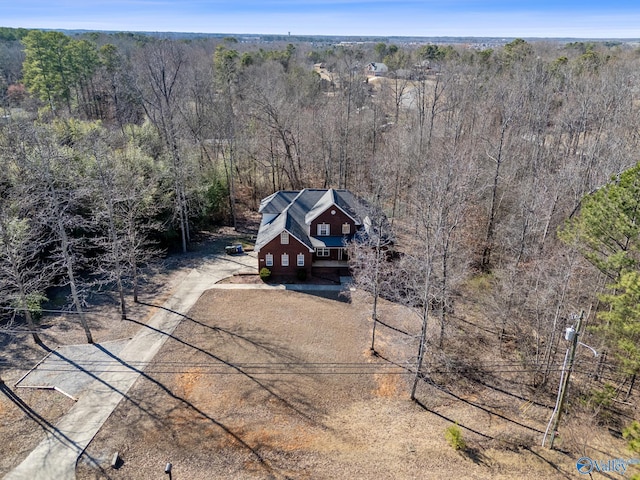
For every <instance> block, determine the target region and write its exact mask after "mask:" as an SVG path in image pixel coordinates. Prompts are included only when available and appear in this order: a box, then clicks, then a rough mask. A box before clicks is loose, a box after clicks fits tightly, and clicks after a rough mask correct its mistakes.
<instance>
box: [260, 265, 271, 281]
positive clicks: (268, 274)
mask: <svg viewBox="0 0 640 480" xmlns="http://www.w3.org/2000/svg"><path fill="white" fill-rule="evenodd" d="M269 277H271V270H269V269H268V268H267V267H263V268H261V269H260V278H261V279H262V280H269Z"/></svg>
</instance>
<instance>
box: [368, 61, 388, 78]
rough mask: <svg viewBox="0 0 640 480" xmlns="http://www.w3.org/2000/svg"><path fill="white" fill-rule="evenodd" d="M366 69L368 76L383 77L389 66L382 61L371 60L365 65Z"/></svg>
mask: <svg viewBox="0 0 640 480" xmlns="http://www.w3.org/2000/svg"><path fill="white" fill-rule="evenodd" d="M366 71H367V75H368V76H370V77H384V76H385V75H387V74H388V73H389V67H387V66H386V65H385V64H384V63H376V62H372V63H370V64H368V65H367V68H366Z"/></svg>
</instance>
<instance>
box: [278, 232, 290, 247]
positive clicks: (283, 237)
mask: <svg viewBox="0 0 640 480" xmlns="http://www.w3.org/2000/svg"><path fill="white" fill-rule="evenodd" d="M280 244H281V245H289V232H282V233H281V234H280Z"/></svg>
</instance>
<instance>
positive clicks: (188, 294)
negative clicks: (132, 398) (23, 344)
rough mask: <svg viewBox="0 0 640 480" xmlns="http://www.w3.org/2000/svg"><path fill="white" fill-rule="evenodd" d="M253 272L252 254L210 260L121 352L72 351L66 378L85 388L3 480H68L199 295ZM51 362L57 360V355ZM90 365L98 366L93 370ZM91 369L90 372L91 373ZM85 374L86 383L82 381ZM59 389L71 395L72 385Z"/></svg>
mask: <svg viewBox="0 0 640 480" xmlns="http://www.w3.org/2000/svg"><path fill="white" fill-rule="evenodd" d="M257 268H258V262H257V259H256V256H255V255H254V254H244V255H234V256H227V255H218V256H212V257H211V258H210V259H207V260H205V261H204V262H203V263H202V264H201V265H200V266H198V267H197V268H195V269H193V270H192V271H191V272H190V273H189V275H187V277H186V278H185V279H184V280H183V281H182V282H181V283H180V285H178V286H177V287H176V288H175V290H174V292H173V294H172V296H171V297H170V298H169V300H167V301H166V302H165V303H164V304H163V305H161V306H157V307H158V308H157V311H156V313H155V314H154V315H153V316H152V317H151V319H150V320H149V322H148V323H147V324H146V326H144V328H140V330H139V331H138V333H137V334H136V335H135V336H134V337H133V338H132V339H131V340H129V341H128V342H127V343H126V345H124V346H122V348H121V349H118V350H114V349H113V348H109V347H108V346H107V345H104V346H103V345H100V344H96V345H88V346H87V347H86V349H84V350H82V349H79V350H78V352H80V353H79V354H78V357H77V358H75V359H70V358H68V357H65V358H66V359H67V360H68V361H67V363H68V364H69V365H76V366H77V368H76V369H75V371H73V369H72V370H71V371H68V372H67V375H66V377H69V376H73V375H75V376H76V377H77V382H78V383H81V382H85V383H88V385H86V386H85V387H84V388H83V389H80V390H81V391H80V392H79V393H77V402H76V403H75V404H74V406H73V407H72V408H71V409H70V410H69V412H68V413H67V414H66V415H65V416H64V417H62V419H61V420H60V421H59V422H58V423H57V424H56V425H55V426H54V427H53V428H51V429H50V431H49V432H48V434H47V436H46V437H45V438H44V439H43V440H42V441H41V442H40V444H39V445H38V446H37V447H36V448H35V449H34V450H33V451H32V452H31V453H30V454H29V455H28V456H27V458H26V459H25V460H24V461H23V462H22V463H21V464H20V465H18V466H17V467H16V468H15V469H14V470H12V471H11V472H9V474H8V475H7V476H5V480H23V479H24V480H67V479H74V478H75V470H76V463H77V460H78V457H79V456H80V455H81V454H82V452H83V451H84V449H85V448H86V447H87V445H88V444H89V442H91V440H92V439H93V437H94V436H95V434H96V433H97V432H98V431H99V430H100V428H101V427H102V425H103V423H104V422H105V421H106V420H107V418H108V417H109V416H110V415H111V413H112V412H113V410H114V409H115V408H116V406H117V405H118V403H119V402H120V401H121V400H122V399H123V398H126V397H127V392H128V391H129V389H130V388H131V386H132V385H133V384H134V382H135V381H136V380H137V379H138V378H139V377H140V375H141V374H143V370H144V368H145V367H146V366H147V365H148V364H149V362H150V361H151V360H152V359H153V357H154V356H155V355H156V353H157V352H158V351H159V350H160V348H161V347H162V345H163V344H164V342H165V341H166V340H167V338H168V337H169V336H170V335H171V334H172V333H173V331H174V329H175V328H176V327H177V326H178V324H179V323H180V321H181V320H182V318H183V316H184V315H186V314H187V312H188V311H189V310H190V309H191V307H192V306H193V305H194V304H195V303H196V301H197V300H198V298H200V296H201V295H202V293H203V292H204V291H205V290H207V289H209V288H211V287H212V286H213V285H214V284H215V283H216V282H218V281H220V280H222V279H223V278H226V277H229V276H231V275H233V274H234V273H236V272H239V271H241V270H242V271H244V270H249V269H253V270H255V271H256V272H257ZM131 321H135V320H131ZM83 351H84V352H85V353H86V355H87V356H91V355H96V354H100V355H101V358H102V360H101V361H100V362H99V363H96V362H93V363H92V362H91V361H86V357H83V353H82V352H83ZM52 357H53V358H52V359H53V360H55V361H60V357H61V355H60V354H58V355H52ZM83 358H84V360H85V361H84V362H83ZM43 364H44V362H43ZM92 365H93V367H92ZM96 365H100V367H99V368H95V367H96ZM92 368H94V369H95V370H94V371H91V370H92ZM36 370H37V369H36ZM87 375H88V376H89V377H90V378H91V381H90V382H86V378H87ZM27 380H28V379H25V381H27ZM66 381H67V382H69V379H68V378H67V380H66ZM71 383H73V382H71ZM76 385H77V384H76ZM65 388H67V389H69V390H73V387H72V386H65ZM74 393H76V391H75V390H74Z"/></svg>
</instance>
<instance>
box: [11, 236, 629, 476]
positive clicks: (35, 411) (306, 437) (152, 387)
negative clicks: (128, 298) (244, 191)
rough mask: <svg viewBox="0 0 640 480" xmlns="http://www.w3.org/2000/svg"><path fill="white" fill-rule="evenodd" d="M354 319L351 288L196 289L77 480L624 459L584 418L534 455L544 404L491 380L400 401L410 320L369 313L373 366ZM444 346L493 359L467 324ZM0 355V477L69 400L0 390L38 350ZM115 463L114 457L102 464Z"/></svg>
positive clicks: (491, 471)
mask: <svg viewBox="0 0 640 480" xmlns="http://www.w3.org/2000/svg"><path fill="white" fill-rule="evenodd" d="M209 240H212V242H209V241H208V242H206V245H205V246H203V248H202V249H200V250H197V251H195V252H193V253H190V254H188V255H186V256H181V257H179V259H178V260H171V259H170V261H169V264H168V265H167V266H166V268H165V269H164V270H163V271H161V272H158V276H157V277H156V279H155V281H154V282H153V283H150V286H152V285H156V286H157V287H156V288H155V289H151V290H149V291H148V295H149V296H153V298H154V300H155V301H154V302H153V303H155V304H158V303H161V302H162V301H164V299H165V298H167V296H168V295H170V293H171V290H172V288H173V286H175V285H176V284H177V283H178V282H179V281H180V279H181V278H182V276H183V275H185V273H186V272H187V271H188V269H189V268H190V267H192V266H195V265H197V264H198V262H200V261H201V259H202V257H203V255H205V256H206V255H207V254H208V253H210V252H217V251H218V250H219V249H220V248H221V245H223V244H224V241H225V240H224V238H214V239H209ZM171 261H173V262H174V263H175V264H170V262H171ZM369 312H370V305H369V299H368V298H367V297H366V296H364V295H361V294H360V293H356V294H355V296H354V297H353V298H351V299H346V298H341V299H339V300H336V299H328V298H323V297H320V296H317V295H311V294H305V293H297V292H291V291H265V290H215V289H213V290H209V291H207V292H206V293H205V294H204V295H203V296H202V297H201V299H200V300H199V302H198V303H197V304H196V305H195V307H194V308H193V309H192V310H191V312H190V313H189V315H188V318H185V319H184V320H183V321H182V323H181V324H180V326H179V327H178V328H177V329H176V331H175V332H174V334H173V336H172V337H171V338H170V339H169V340H168V341H167V343H166V344H165V345H164V347H163V348H162V350H161V351H160V353H159V354H158V355H157V356H156V358H155V359H154V361H153V362H152V363H151V365H149V367H148V368H147V369H146V371H145V376H144V377H142V378H141V379H140V380H138V381H137V383H136V384H135V385H134V386H133V388H132V389H131V390H130V391H129V394H128V398H127V399H126V400H124V401H123V402H121V403H120V405H119V406H118V408H117V409H116V410H115V412H114V413H113V415H112V416H111V417H110V418H109V420H108V421H107V422H106V423H105V425H104V426H103V428H102V429H101V430H100V432H99V433H98V435H97V436H96V437H95V439H94V440H93V441H92V443H91V444H90V445H89V447H88V449H87V450H86V452H85V454H84V455H83V457H81V459H80V460H79V462H78V467H77V478H78V479H80V480H84V479H114V480H117V479H133V480H135V479H148V478H167V476H166V475H165V474H164V468H165V465H166V464H167V462H171V463H172V464H173V473H172V478H173V479H175V480H180V479H193V480H198V479H210V478H216V479H265V478H271V479H286V478H290V479H305V478H308V479H365V478H377V479H414V478H420V479H428V478H434V479H439V478H445V477H450V478H475V479H484V478H486V479H489V478H492V479H493V478H502V479H512V478H521V479H539V478H575V477H576V475H579V474H577V470H576V461H577V459H578V458H579V457H581V456H591V457H592V458H602V459H606V458H612V459H613V458H625V457H628V456H629V455H628V453H625V449H624V443H623V442H622V440H620V439H615V438H614V437H613V436H612V435H610V434H609V432H608V431H607V429H606V428H595V427H594V426H593V423H592V422H591V421H590V419H575V418H567V419H566V420H565V421H563V428H562V436H561V437H560V439H559V440H558V442H557V445H558V447H559V450H558V451H553V452H551V451H549V450H547V449H545V448H541V447H539V444H540V441H541V439H542V435H543V432H544V429H545V426H546V422H547V420H548V418H549V414H550V412H551V409H550V405H549V403H550V402H549V399H548V398H538V397H536V396H535V394H532V393H531V392H528V391H526V389H523V390H522V391H514V390H513V388H511V389H504V388H503V387H504V386H503V385H501V384H499V383H498V382H497V381H494V380H496V379H491V378H484V383H478V382H475V383H474V382H472V381H471V380H469V379H467V378H465V379H460V381H458V382H457V381H456V379H450V380H451V385H452V386H451V387H450V388H451V390H447V389H446V388H437V387H436V386H434V385H430V384H427V383H421V384H420V386H419V388H418V391H417V399H418V402H412V401H411V400H410V399H409V392H410V387H411V380H412V377H411V374H410V373H408V367H409V366H411V365H412V364H413V362H414V361H415V353H416V351H417V349H416V339H415V335H416V334H417V333H418V332H419V324H418V322H417V321H416V319H415V318H414V317H412V316H411V314H410V313H409V312H407V311H406V310H405V309H403V308H401V307H399V306H396V305H392V304H389V303H386V302H382V305H381V307H380V311H379V313H380V318H383V319H384V320H385V322H386V323H387V326H382V325H380V326H378V328H377V334H376V350H377V351H378V352H379V356H373V355H371V354H370V350H369V347H370V343H371V327H372V323H371V321H370V319H369ZM150 314H151V312H150V311H149V309H148V307H143V306H137V307H136V309H132V311H131V315H130V316H131V318H133V319H135V320H138V321H143V322H144V321H145V319H146V318H148V316H149V315H150ZM93 315H94V316H93V319H92V322H93V326H94V328H95V330H96V337H97V340H98V341H106V340H113V339H116V338H122V337H125V338H126V337H128V336H130V335H132V334H133V333H134V332H135V331H136V329H137V328H139V327H138V326H137V325H135V324H133V323H132V322H120V321H119V320H118V321H117V322H114V318H117V312H115V310H114V311H113V312H111V313H109V310H108V309H106V310H105V308H101V309H96V311H95V312H94V313H93ZM44 327H45V328H44V332H43V333H44V335H43V336H44V338H45V342H47V343H48V344H50V345H51V346H53V345H55V344H56V343H58V344H71V343H74V342H78V343H81V342H82V341H83V339H82V336H81V331H80V330H79V329H78V327H77V325H76V324H75V323H74V322H72V320H69V319H48V320H47V321H46V322H45V324H44ZM434 328H435V326H434ZM435 333H436V332H435V331H434V337H435ZM447 341H451V342H453V344H454V345H456V346H457V347H456V348H461V349H464V350H465V351H466V352H467V356H469V357H470V358H478V359H483V360H485V361H486V360H487V359H490V360H492V361H495V360H496V358H495V357H494V356H493V355H495V353H492V350H491V348H492V347H491V346H490V345H486V344H485V343H484V340H483V337H482V335H480V334H479V331H478V330H477V327H474V326H472V324H471V323H465V322H461V323H459V324H458V326H457V327H456V328H455V329H452V331H451V332H449V336H448V339H447ZM2 356H3V359H4V363H3V365H2V366H3V371H4V372H5V374H4V380H5V382H6V385H4V386H2V385H0V387H1V390H2V391H1V392H0V393H1V394H0V435H1V436H2V438H3V439H4V440H3V443H2V445H1V446H0V476H2V475H4V474H5V473H7V472H8V471H9V470H10V469H11V468H12V467H14V466H16V465H17V464H18V463H19V462H20V461H21V460H22V459H23V458H24V457H25V456H26V455H27V454H28V453H29V451H30V450H31V449H32V448H34V447H35V446H36V445H37V443H38V442H39V441H40V440H41V439H42V437H43V436H44V432H45V430H46V429H48V428H49V427H50V426H51V425H52V424H55V422H56V421H57V419H58V418H60V416H61V415H63V414H64V413H65V412H66V411H68V409H69V408H70V406H71V405H72V400H70V399H68V398H66V397H64V396H63V395H60V394H59V393H57V392H51V391H39V390H22V389H20V390H19V391H18V390H15V389H12V388H11V387H12V384H13V382H14V381H16V380H17V379H18V378H19V376H20V375H21V374H22V373H23V372H24V368H27V367H28V366H32V365H33V364H34V363H35V361H37V359H39V358H41V357H42V356H43V352H42V351H41V350H38V349H37V348H35V347H28V348H26V347H24V344H22V345H20V344H18V343H16V342H5V344H4V345H3V352H2ZM440 361H442V362H446V359H443V360H440V359H438V358H430V364H429V365H428V367H427V368H428V370H429V371H433V372H436V371H438V370H439V369H441V368H442V367H443V365H439V364H438V362H440ZM7 366H8V367H7ZM511 386H513V384H511ZM454 423H458V424H459V426H460V429H461V431H462V434H463V438H464V440H465V441H466V444H467V446H466V448H465V449H464V450H462V451H455V450H454V449H453V448H452V447H451V446H450V445H449V444H448V443H447V441H446V439H445V430H446V429H447V428H448V427H450V426H452V425H454ZM115 452H118V453H119V455H120V457H121V459H122V462H121V464H120V465H119V468H117V469H112V468H111V466H110V464H111V460H112V458H113V456H114V453H115ZM597 475H600V474H597ZM627 475H629V472H627ZM603 478H606V477H603ZM609 478H614V477H611V476H609Z"/></svg>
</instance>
